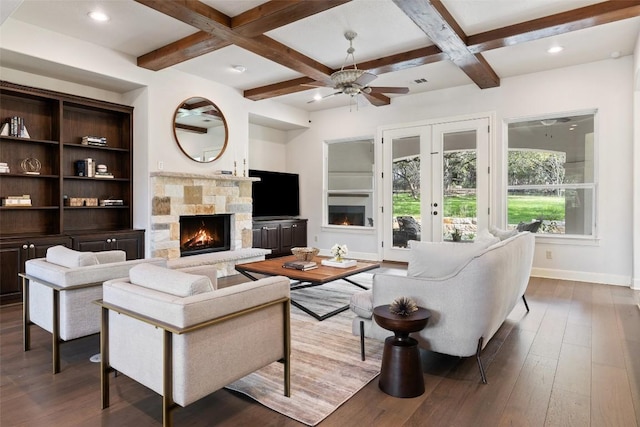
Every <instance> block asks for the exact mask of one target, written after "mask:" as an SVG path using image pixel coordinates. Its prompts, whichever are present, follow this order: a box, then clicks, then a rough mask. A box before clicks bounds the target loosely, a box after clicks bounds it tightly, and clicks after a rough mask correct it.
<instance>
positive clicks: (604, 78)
mask: <svg viewBox="0 0 640 427" xmlns="http://www.w3.org/2000/svg"><path fill="white" fill-rule="evenodd" d="M632 82H633V58H632V57H630V56H628V57H624V58H620V59H617V60H613V59H610V60H605V61H601V62H595V63H591V64H587V65H583V66H577V67H568V68H564V69H559V70H552V71H547V72H542V73H536V74H530V75H525V76H519V77H512V78H505V79H502V82H501V86H500V87H498V88H493V89H485V90H480V89H478V88H477V87H476V86H473V85H468V86H463V87H457V88H452V89H446V90H440V91H434V92H427V93H422V94H417V95H415V96H406V97H402V98H397V99H395V100H393V101H392V104H391V105H390V106H386V107H378V108H376V107H367V108H363V109H360V110H359V111H353V112H349V110H348V109H347V108H342V109H334V110H330V111H329V110H327V111H320V112H317V113H313V114H312V115H311V116H312V117H311V118H312V126H311V129H309V130H307V131H304V132H301V134H299V135H297V136H295V137H294V138H292V140H291V141H290V142H289V143H288V145H287V148H288V156H289V158H297V159H300V162H299V163H298V164H295V165H293V164H291V168H290V169H293V170H292V171H293V172H299V173H301V181H302V182H301V187H304V188H305V189H306V191H303V192H302V194H301V198H302V200H301V205H302V215H303V216H304V217H307V218H309V236H310V237H311V238H312V241H313V237H314V236H318V241H317V242H313V244H314V245H317V246H318V247H320V248H329V247H331V245H333V244H334V243H336V242H340V243H347V244H348V245H349V248H350V251H351V252H355V253H357V254H359V255H369V256H370V257H377V256H378V252H379V250H378V248H377V246H376V241H377V239H376V236H369V235H362V234H356V233H338V232H335V231H330V232H329V231H324V232H323V230H322V224H321V218H322V197H321V194H322V176H323V175H322V161H321V159H322V143H323V141H325V140H332V139H341V138H349V137H352V136H357V135H363V134H376V129H377V128H378V127H379V126H385V125H395V124H399V123H410V122H416V121H421V120H428V119H435V118H441V117H450V116H462V115H468V114H473V113H481V112H495V116H496V123H494V126H493V131H494V135H493V138H494V141H495V145H494V146H493V147H492V155H493V158H494V161H493V164H492V166H493V167H492V170H493V171H494V173H493V176H492V187H493V190H494V191H493V194H494V200H492V201H491V208H492V211H503V210H504V206H505V200H504V190H503V188H504V184H503V182H504V178H503V174H504V171H503V167H502V157H503V153H504V151H505V143H504V141H503V131H502V129H503V120H505V119H510V118H516V117H527V116H533V115H542V114H548V113H559V112H571V111H582V110H586V109H593V108H597V109H598V131H597V137H598V147H597V151H596V154H597V158H598V163H599V173H598V179H599V191H598V197H599V198H598V208H599V209H598V212H597V219H598V231H599V235H598V239H597V240H595V241H587V242H583V241H575V240H564V241H563V243H562V244H559V243H548V242H547V241H545V240H543V239H542V238H539V239H538V242H537V245H536V255H535V260H534V267H535V272H536V273H537V274H539V275H544V276H552V277H558V278H567V279H573V280H589V281H594V282H602V283H613V284H624V285H629V284H630V280H631V271H632V255H631V250H632V233H631V227H632V223H633V218H632V200H633V199H632V196H633V194H632V189H631V186H630V185H625V183H629V182H631V181H632V176H633V169H632V166H633V164H632V160H631V153H632V141H633V136H632V130H633V126H632V123H633V117H632V106H633V103H632V97H631V95H630V94H631V93H632ZM379 143H380V141H376V144H379ZM502 216H504V215H502ZM499 217H500V216H498V218H499ZM375 223H376V224H380V223H381V221H380V220H379V218H378V219H377V220H376V221H375ZM498 225H500V224H498ZM556 240H557V239H556ZM546 250H551V251H552V252H553V259H552V260H547V259H546V258H545V256H544V254H545V251H546Z"/></svg>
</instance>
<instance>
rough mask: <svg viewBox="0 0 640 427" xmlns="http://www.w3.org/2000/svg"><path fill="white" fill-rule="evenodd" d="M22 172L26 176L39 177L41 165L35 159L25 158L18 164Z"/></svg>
mask: <svg viewBox="0 0 640 427" xmlns="http://www.w3.org/2000/svg"><path fill="white" fill-rule="evenodd" d="M20 167H21V168H22V171H23V172H24V173H26V174H28V175H40V169H42V163H40V160H38V159H36V158H35V157H27V158H26V159H24V160H22V162H21V163H20Z"/></svg>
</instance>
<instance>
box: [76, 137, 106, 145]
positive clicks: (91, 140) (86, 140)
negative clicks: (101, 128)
mask: <svg viewBox="0 0 640 427" xmlns="http://www.w3.org/2000/svg"><path fill="white" fill-rule="evenodd" d="M82 145H94V146H97V147H106V146H107V138H105V137H103V136H83V137H82Z"/></svg>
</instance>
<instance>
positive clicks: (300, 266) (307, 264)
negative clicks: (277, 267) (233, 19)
mask: <svg viewBox="0 0 640 427" xmlns="http://www.w3.org/2000/svg"><path fill="white" fill-rule="evenodd" d="M282 266H283V267H284V268H291V269H294V270H302V271H307V270H313V269H314V268H318V264H317V263H315V262H313V261H287V262H285V263H284V264H282Z"/></svg>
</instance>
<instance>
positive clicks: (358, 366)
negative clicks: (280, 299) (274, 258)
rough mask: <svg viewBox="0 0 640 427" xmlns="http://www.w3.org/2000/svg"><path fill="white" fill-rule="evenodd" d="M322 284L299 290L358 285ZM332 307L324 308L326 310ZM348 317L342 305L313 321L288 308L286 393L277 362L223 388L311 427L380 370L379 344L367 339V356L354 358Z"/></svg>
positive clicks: (356, 350)
mask: <svg viewBox="0 0 640 427" xmlns="http://www.w3.org/2000/svg"><path fill="white" fill-rule="evenodd" d="M358 283H360V282H358ZM323 286H325V285H323ZM323 286H320V287H317V288H307V289H305V290H304V291H310V290H311V291H312V292H313V293H317V292H321V291H324V293H325V296H326V297H331V298H332V299H333V298H334V297H335V295H329V294H332V293H333V290H332V289H331V288H334V287H339V288H342V289H339V292H340V293H345V292H346V293H350V292H356V291H358V290H359V289H358V288H357V287H355V286H353V285H350V284H346V283H337V282H336V283H334V284H332V286H331V287H329V288H325V289H324V290H323V289H322V288H323ZM344 288H346V289H347V290H346V291H345V290H344ZM297 292H303V291H302V290H301V291H297ZM320 295H322V294H320ZM292 297H293V295H292ZM340 303H342V302H340ZM347 303H348V298H347ZM335 308H336V307H335V306H334V307H333V308H331V307H329V311H331V309H335ZM353 317H354V314H353V313H352V312H351V311H350V310H348V311H346V312H344V313H340V314H338V315H336V316H334V317H331V318H329V319H326V320H324V321H322V322H319V321H317V320H315V319H314V318H312V317H311V316H309V315H307V314H305V313H303V312H302V311H300V310H298V309H297V308H295V307H291V350H292V351H291V397H289V398H288V397H285V396H284V394H283V393H284V384H283V366H282V364H280V363H273V364H271V365H269V366H267V367H265V368H263V369H261V370H259V371H256V372H254V373H252V374H250V375H247V376H246V377H244V378H242V379H240V380H238V381H236V382H234V383H233V384H230V385H229V386H227V388H228V389H230V390H234V391H238V392H240V393H243V394H246V395H247V396H249V397H251V398H253V399H254V400H256V401H257V402H259V403H261V404H262V405H264V406H266V407H268V408H271V409H273V410H274V411H277V412H279V413H281V414H283V415H286V416H287V417H289V418H292V419H294V420H297V421H300V422H301V423H304V424H307V425H310V426H315V425H316V424H318V423H319V422H320V421H322V420H323V419H325V418H326V417H327V416H329V415H330V414H331V413H332V412H333V411H335V410H336V409H337V408H338V407H339V406H340V405H342V404H343V403H344V402H346V401H347V400H348V399H349V398H350V397H351V396H353V395H354V394H355V393H357V392H358V391H359V390H360V389H362V387H364V386H365V385H367V384H368V383H369V382H370V381H371V380H373V379H374V378H376V377H377V376H378V374H379V372H380V363H381V358H382V348H383V345H384V343H383V342H380V341H375V340H369V339H367V341H366V356H367V360H366V361H364V362H363V361H362V360H360V338H359V337H358V336H355V335H352V333H351V320H352V319H353Z"/></svg>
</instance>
